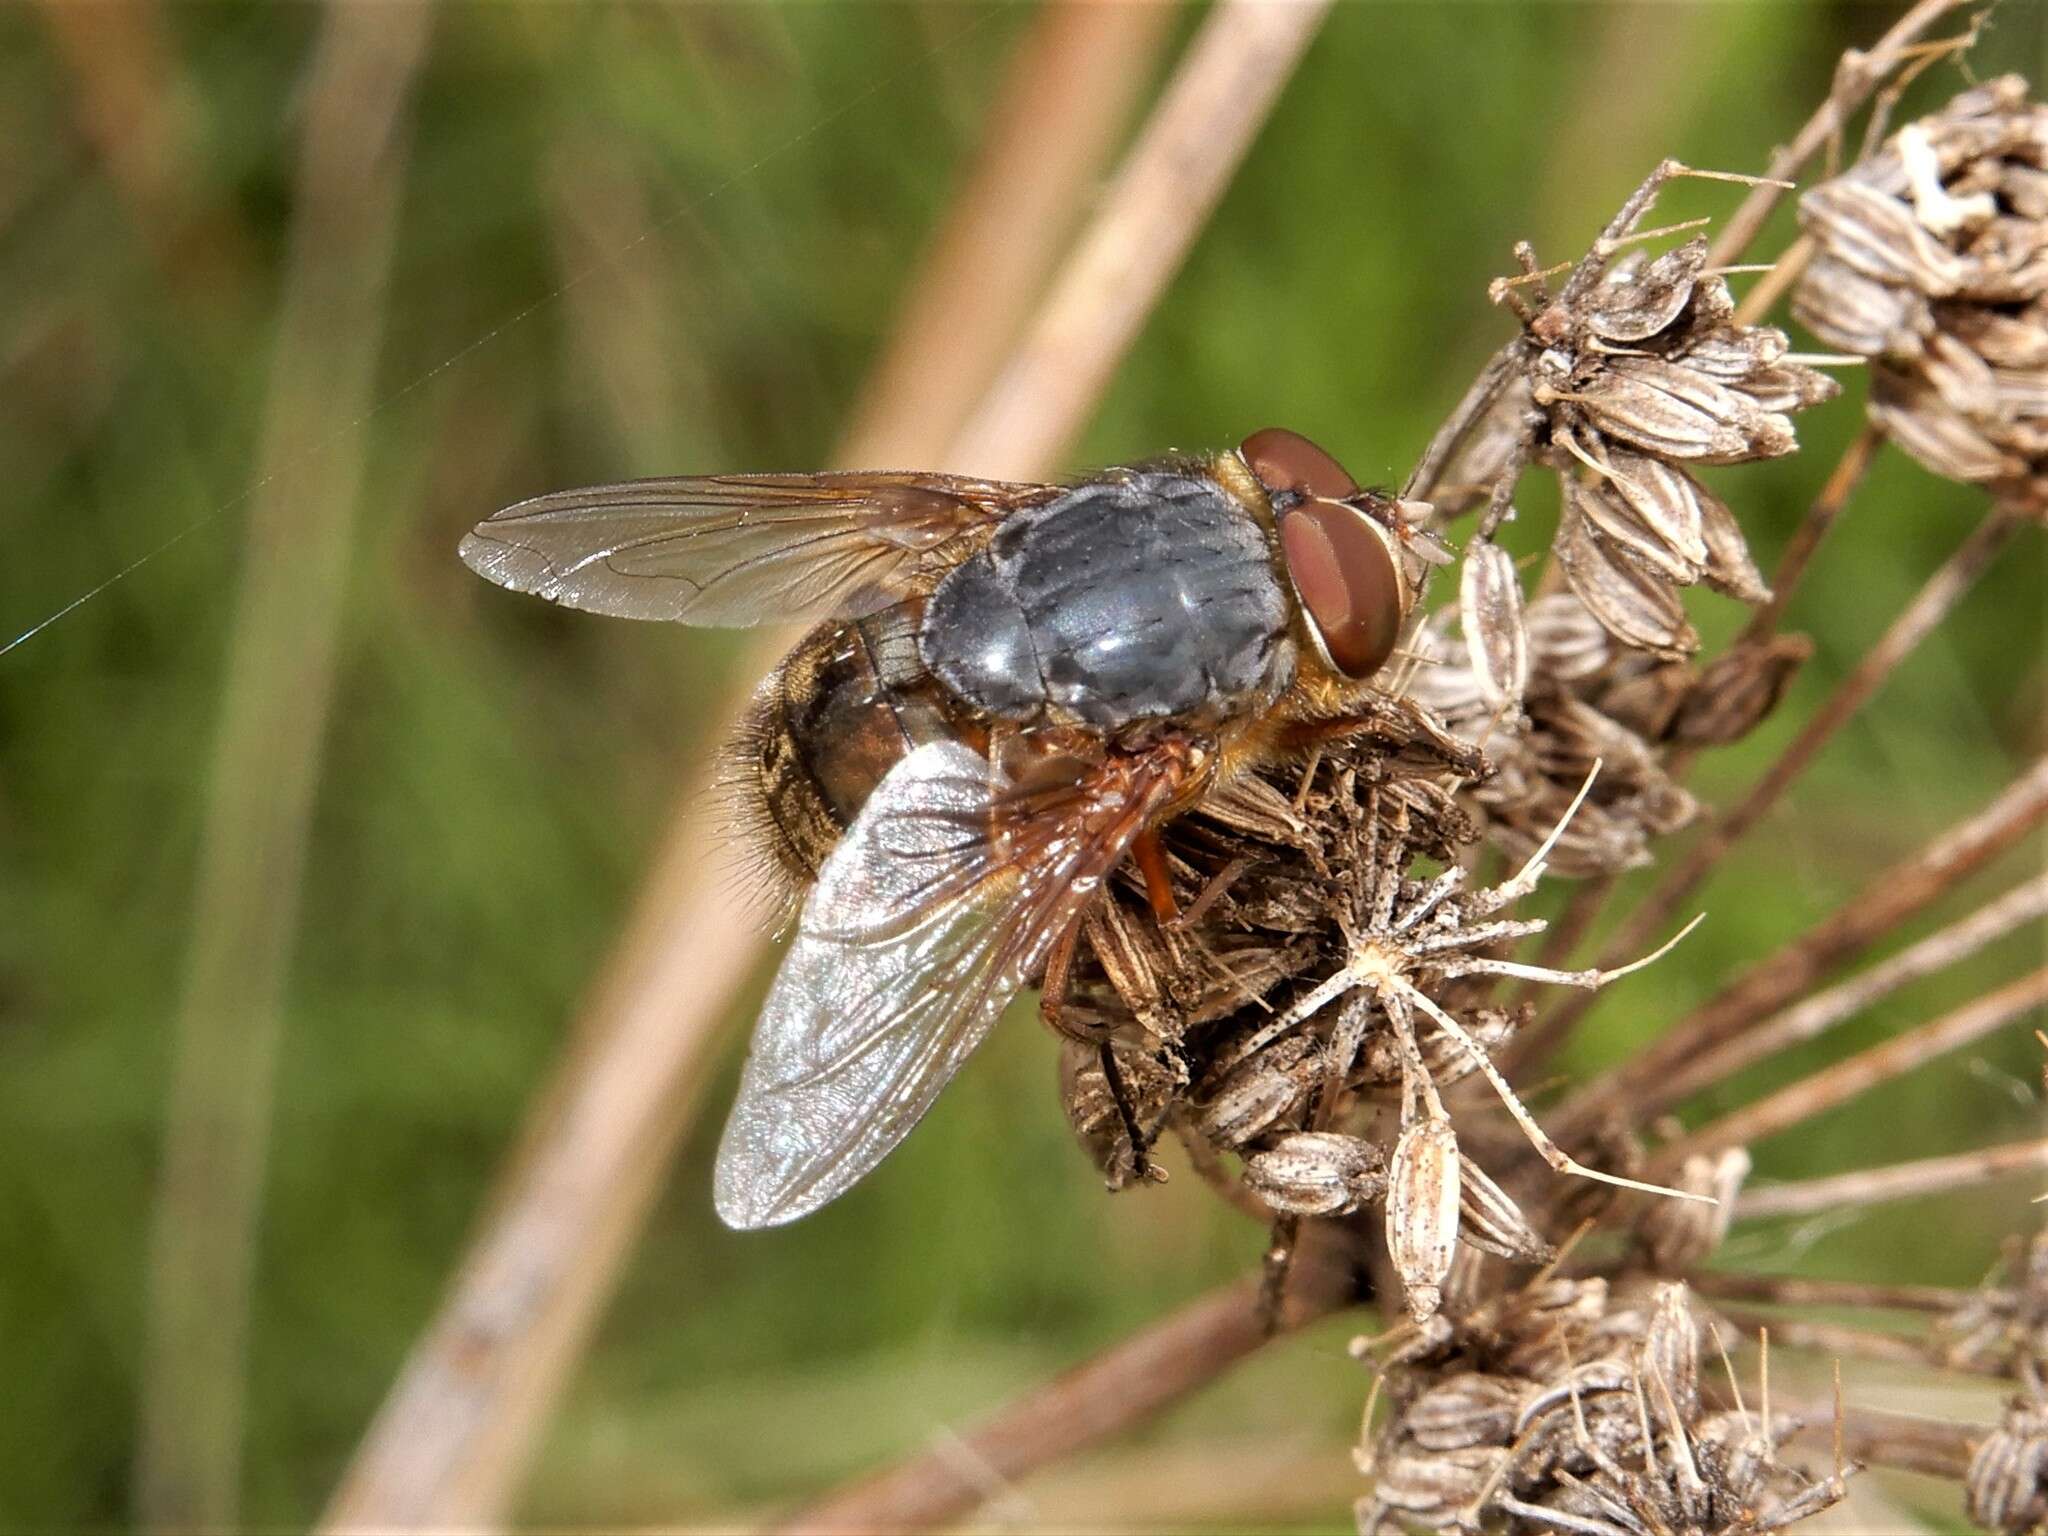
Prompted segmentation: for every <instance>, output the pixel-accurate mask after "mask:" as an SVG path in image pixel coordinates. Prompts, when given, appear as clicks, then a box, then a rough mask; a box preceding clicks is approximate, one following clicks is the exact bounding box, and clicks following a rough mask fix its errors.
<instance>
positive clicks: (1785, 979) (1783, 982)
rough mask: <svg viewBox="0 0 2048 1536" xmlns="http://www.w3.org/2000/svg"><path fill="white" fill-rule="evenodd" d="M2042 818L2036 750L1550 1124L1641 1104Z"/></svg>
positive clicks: (2043, 778)
mask: <svg viewBox="0 0 2048 1536" xmlns="http://www.w3.org/2000/svg"><path fill="white" fill-rule="evenodd" d="M2044 817H2048V756H2044V757H2041V758H2037V759H2036V760H2035V761H2034V762H2033V763H2032V764H2031V765H2030V766H2029V767H2028V768H2027V770H2026V771H2025V772H2024V773H2022V774H2021V775H2020V776H2019V777H2018V778H2017V779H2016V780H2014V781H2013V783H2011V784H2010V785H2008V786H2007V787H2006V788H2005V789H2004V790H2002V791H2001V792H2000V793H1999V795H1998V796H1997V798H1996V799H1994V800H1993V801H1992V802H1991V804H1990V805H1988V806H1986V807H1985V808H1984V809H1983V810H1982V811H1979V812H1978V813H1977V814H1976V815H1974V816H1971V817H1969V818H1968V819H1967V820H1965V821H1962V822H1959V823H1957V824H1956V825H1955V826H1952V827H1949V828H1947V829H1945V830H1944V831H1943V832H1942V833H1941V834H1940V835H1939V836H1937V837H1935V838H1934V839H1933V840H1932V841H1931V842H1929V843H1928V844H1926V845H1925V846H1924V847H1922V848H1921V849H1920V850H1919V851H1918V852H1916V853H1914V854H1912V855H1910V856H1909V857H1907V858H1905V859H1902V860H1900V861H1899V862H1898V863H1897V864H1894V865H1892V866H1891V867H1890V868H1889V869H1887V870H1885V871H1884V872H1883V873H1882V874H1880V875H1878V876H1877V877H1876V878H1874V879H1873V880H1871V881H1870V882H1869V883H1868V884H1867V885H1865V886H1864V888H1863V889H1862V890H1861V891H1859V892H1858V893H1857V894H1856V895H1855V896H1854V897H1852V898H1851V899H1850V900H1849V901H1848V902H1847V903H1846V904H1845V905H1843V906H1842V907H1841V908H1840V909H1838V910H1837V911H1836V912H1835V913H1834V914H1833V915H1832V916H1830V917H1828V918H1826V919H1824V920H1823V921H1821V922H1820V923H1818V924H1816V925H1815V926H1814V927H1812V928H1809V929H1808V930H1807V931H1806V932H1805V933H1803V934H1801V935H1800V936H1799V937H1798V938H1797V939H1795V940H1793V941H1792V942H1791V943H1790V944H1787V945H1786V946H1785V947H1784V948H1782V949H1780V950H1779V951H1778V952H1777V953H1776V954H1774V955H1772V956H1770V957H1769V958H1768V959H1765V960H1763V961H1760V962H1759V963H1757V964H1756V965H1754V966H1752V967H1750V969H1749V970H1747V971H1745V972H1744V973H1743V974H1742V975H1740V976H1738V977H1737V978H1736V979H1735V980H1734V981H1733V982H1731V983H1729V985H1728V986H1726V987H1724V988H1723V989H1722V990H1721V991H1720V992H1718V993H1716V994H1715V995H1714V996H1713V997H1711V998H1709V999H1708V1000H1707V1001H1706V1002H1705V1003H1703V1004H1702V1005H1701V1006H1700V1007H1699V1008H1697V1009H1695V1010H1694V1011H1693V1012H1692V1014H1690V1015H1689V1016H1688V1017H1687V1018H1685V1019H1684V1020H1682V1021H1680V1022H1679V1023H1678V1024H1677V1025H1675V1026H1674V1027H1673V1028H1671V1029H1670V1030H1668V1031H1667V1032H1666V1033H1665V1034H1663V1035H1662V1036H1660V1037H1659V1038H1658V1039H1656V1040H1654V1041H1652V1042H1650V1043H1649V1044H1648V1045H1646V1046H1644V1047H1643V1049H1642V1050H1640V1051H1638V1052H1637V1053H1636V1054H1635V1055H1634V1056H1633V1057H1631V1058H1630V1059H1629V1060H1628V1061H1626V1062H1624V1063H1622V1064H1621V1065H1619V1066H1617V1067H1614V1068H1612V1069H1610V1070H1609V1071H1608V1072H1606V1073H1605V1074H1603V1075H1602V1076H1600V1077H1597V1078H1595V1079H1594V1080H1593V1081H1592V1082H1590V1083H1587V1084H1586V1085H1585V1086H1583V1087H1582V1088H1580V1089H1579V1090H1578V1092H1576V1093H1575V1094H1573V1095H1572V1096H1571V1098H1569V1099H1568V1100H1567V1101H1566V1102H1565V1103H1564V1105H1563V1106H1561V1107H1560V1109H1559V1110H1558V1111H1557V1114H1556V1117H1555V1124H1556V1125H1557V1126H1559V1127H1561V1128H1563V1130H1564V1132H1565V1134H1566V1135H1576V1134H1580V1133H1582V1132H1583V1131H1585V1130H1586V1129H1587V1128H1588V1127H1589V1126H1591V1125H1592V1124H1593V1123H1594V1122H1595V1121H1596V1120H1597V1119H1598V1118H1599V1117H1600V1116H1601V1115H1603V1114H1605V1113H1606V1112H1607V1110H1608V1108H1609V1107H1610V1106H1613V1105H1617V1104H1627V1105H1629V1106H1630V1112H1631V1115H1632V1116H1633V1115H1636V1114H1638V1113H1640V1112H1641V1106H1643V1105H1645V1104H1648V1103H1650V1102H1652V1101H1654V1099H1655V1097H1656V1091H1657V1085H1658V1084H1659V1083H1660V1082H1661V1081H1663V1079H1664V1078H1665V1076H1666V1075H1667V1074H1670V1073H1673V1072H1676V1071H1677V1070H1678V1069H1679V1068H1680V1067H1681V1066H1682V1065H1683V1064H1684V1063H1685V1062H1686V1061H1687V1060H1689V1059H1691V1057H1693V1056H1694V1055H1695V1054H1698V1053H1701V1052H1705V1051H1708V1050H1712V1049H1714V1048H1715V1047H1717V1046H1719V1045H1721V1044H1722V1043H1724V1042H1725V1041H1728V1040H1731V1039H1733V1038H1735V1037H1736V1036H1738V1035H1740V1034H1741V1033H1742V1032H1743V1031H1744V1030H1746V1029H1748V1028H1750V1027H1751V1025H1752V1024H1753V1023H1754V1022H1755V1021H1756V1020H1757V1019H1760V1018H1763V1017H1765V1016H1766V1015H1768V1014H1770V1013H1772V1012H1773V1011H1775V1010H1777V1009H1779V1008H1782V1007H1784V1006H1785V1005H1786V1004H1787V1003H1789V1002H1791V1001H1792V1000H1793V999H1794V998H1796V997H1798V996H1799V995H1800V994H1801V993H1803V992H1805V991H1806V990H1807V989H1808V988H1809V987H1811V986H1812V985H1813V984H1814V983H1815V982H1817V981H1818V980H1819V979H1820V978H1821V977H1823V976H1825V975H1826V974H1827V973H1828V972H1829V971H1831V970H1832V969H1834V968H1835V967H1836V966H1838V965H1841V964H1843V963H1844V962H1846V961H1848V960H1850V959H1853V958H1854V957H1855V956H1856V955H1858V954H1860V953H1861V952H1862V951H1863V950H1864V949H1865V948H1867V947H1868V946H1869V945H1870V944H1872V943H1873V942H1875V941H1876V940H1877V939H1878V938H1879V937H1881V936H1882V935H1884V934H1885V933H1888V932H1890V931H1891V929H1892V928H1893V927H1895V926H1896V925H1897V924H1899V923H1902V922H1904V921H1905V920H1906V919H1908V918H1910V917H1911V916H1912V915H1913V914H1914V913H1915V912H1918V911H1920V910H1922V909H1923V908H1925V907H1926V906H1928V905H1929V904H1930V903H1932V902H1934V901H1935V900H1937V899H1938V898H1939V897H1940V896H1941V895H1942V894H1943V893H1944V892H1946V891H1948V890H1950V889H1952V888H1953V887H1954V886H1955V885H1956V884H1957V882H1959V881H1961V880H1963V879H1964V878H1965V877H1967V876H1968V875H1969V874H1971V873H1972V872H1973V871H1975V870H1976V869H1978V868H1980V867H1981V866H1982V865H1984V864H1985V863H1986V862H1988V861H1989V860H1990V859H1992V858H1994V857H1996V856H1997V855H1998V854H2000V853H2002V852H2004V851H2005V850H2006V849H2008V848H2010V847H2011V846H2012V844H2013V843H2014V842H2015V841H2016V840H2018V839H2019V838H2021V837H2024V836H2025V835H2026V834H2027V832H2028V831H2029V830H2030V829H2032V828H2033V827H2035V826H2036V825H2038V824H2039V823H2040V822H2041V821H2042V819H2043V818H2044Z"/></svg>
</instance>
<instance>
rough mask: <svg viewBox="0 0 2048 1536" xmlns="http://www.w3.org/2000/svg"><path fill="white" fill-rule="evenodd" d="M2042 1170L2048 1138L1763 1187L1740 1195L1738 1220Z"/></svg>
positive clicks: (2047, 1163)
mask: <svg viewBox="0 0 2048 1536" xmlns="http://www.w3.org/2000/svg"><path fill="white" fill-rule="evenodd" d="M2044 1168H2048V1139H2044V1140H2041V1141H2016V1142H2012V1143H2010V1144H2008V1145H2005V1146H1999V1147H1981V1148H1979V1149H1978V1150H1976V1151H1974V1152H1957V1153H1954V1154H1952V1155H1950V1156H1948V1157H1925V1158H1920V1159H1918V1160H1916V1161H1914V1162H1910V1163H1892V1164H1890V1165H1888V1166H1886V1167H1883V1168H1858V1169H1856V1170H1854V1171H1853V1172H1850V1173H1840V1174H1834V1175H1831V1176H1830V1177H1828V1178H1824V1179H1801V1180H1798V1181H1796V1182H1793V1183H1789V1184H1765V1185H1759V1186H1757V1187H1755V1188H1751V1189H1745V1190H1744V1191H1743V1192H1742V1195H1741V1197H1740V1198H1739V1199H1738V1200H1737V1201H1736V1204H1735V1219H1736V1220H1737V1221H1752V1220H1758V1219H1761V1218H1763V1217H1767V1216H1813V1215H1819V1214H1821V1213H1823V1212H1827V1211H1836V1210H1847V1209H1849V1208H1851V1207H1853V1206H1859V1205H1877V1204H1879V1203H1881V1202H1883V1201H1886V1200H1910V1199H1913V1198H1916V1197H1918V1196H1921V1195H1938V1194H1940V1193H1941V1192H1942V1191H1944V1190H1949V1189H1973V1188H1975V1187H1977V1186H1978V1185H1981V1184H1982V1183H1984V1181H1985V1180H1987V1179H1995V1178H2002V1177H2004V1176H2006V1175H2008V1174H2015V1173H2024V1172H2027V1171H2028V1170H2030V1169H2044Z"/></svg>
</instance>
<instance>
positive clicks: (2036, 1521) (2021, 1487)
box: [1963, 1397, 2048, 1536]
mask: <svg viewBox="0 0 2048 1536" xmlns="http://www.w3.org/2000/svg"><path fill="white" fill-rule="evenodd" d="M1963 1488H1964V1492H1965V1495H1966V1497H1967V1499H1968V1501H1969V1511H1970V1518H1971V1519H1972V1520H1974V1521H1976V1522H1977V1524H1979V1525H1982V1526H1987V1527H1989V1528H1990V1529H1991V1530H1994V1531H2005V1532H2009V1533H2011V1536H2020V1533H2021V1532H2033V1531H2038V1530H2040V1529H2041V1527H2042V1524H2043V1522H2044V1521H2048V1408H2044V1407H2042V1406H2041V1405H2039V1404H2036V1403H2030V1402H2029V1401H2027V1399H2025V1398H2020V1397H2016V1398H2014V1399H2013V1400H2012V1401H2011V1402H2010V1403H2008V1404H2007V1405H2006V1410H2005V1418H2004V1419H2003V1421H2001V1422H2000V1424H1999V1426H1998V1428H1997V1429H1995V1430H1993V1431H1992V1432H1991V1433H1990V1434H1989V1435H1986V1436H1985V1437H1984V1439H1983V1441H1982V1442H1981V1443H1980V1444H1979V1445H1978V1447H1977V1450H1976V1454H1975V1455H1973V1456H1972V1457H1971V1458H1970V1470H1969V1474H1968V1475H1967V1476H1966V1477H1965V1479H1964V1481H1963Z"/></svg>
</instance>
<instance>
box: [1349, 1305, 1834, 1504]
mask: <svg viewBox="0 0 2048 1536" xmlns="http://www.w3.org/2000/svg"><path fill="white" fill-rule="evenodd" d="M1705 1331H1706V1329H1705V1324H1704V1323H1703V1320H1702V1319H1701V1318H1700V1317H1699V1315H1698V1314H1697V1313H1696V1311H1695V1309H1694V1307H1693V1303H1692V1300H1691V1297H1690V1295H1689V1293H1688V1292H1687V1290H1686V1288H1685V1287H1684V1286H1683V1285H1678V1284H1659V1285H1651V1286H1648V1287H1641V1286H1638V1287H1634V1288H1632V1289H1630V1290H1629V1291H1628V1292H1627V1293H1626V1294H1616V1293H1614V1292H1612V1291H1611V1290H1610V1287H1609V1286H1608V1285H1607V1284H1606V1283H1605V1282H1604V1281H1601V1280H1599V1279H1597V1278H1587V1279H1581V1280H1568V1279H1564V1278H1560V1277H1549V1278H1544V1279H1540V1280H1538V1281H1536V1282H1534V1283H1532V1284H1530V1285H1528V1286H1525V1287H1523V1288H1521V1289H1519V1290H1514V1291H1508V1292H1504V1293H1497V1294H1496V1295H1495V1296H1494V1297H1493V1298H1492V1299H1491V1300H1489V1301H1488V1302H1486V1303H1485V1304H1484V1305H1483V1306H1481V1307H1478V1308H1476V1309H1474V1310H1473V1311H1471V1312H1469V1313H1467V1314H1464V1315H1450V1314H1447V1315H1445V1316H1442V1317H1440V1318H1437V1319H1434V1320H1432V1324H1431V1326H1430V1327H1428V1328H1427V1329H1406V1330H1401V1329H1397V1330H1395V1332H1394V1334H1390V1335H1389V1336H1388V1339H1387V1341H1385V1342H1388V1343H1397V1344H1398V1347H1396V1348H1394V1349H1393V1351H1392V1352H1391V1354H1390V1355H1389V1357H1388V1358H1387V1359H1386V1360H1385V1361H1384V1363H1383V1365H1382V1366H1381V1367H1380V1369H1381V1370H1382V1372H1383V1377H1382V1383H1381V1385H1382V1387H1383V1389H1384V1393H1385V1396H1386V1397H1387V1398H1388V1399H1389V1401H1390V1403H1391V1408H1390V1411H1389V1412H1388V1414H1387V1416H1386V1419H1385V1421H1384V1423H1382V1424H1381V1425H1380V1426H1379V1427H1378V1429H1377V1430H1372V1431H1369V1432H1368V1438H1367V1440H1366V1442H1365V1444H1364V1445H1362V1446H1361V1447H1360V1452H1359V1456H1358V1461H1359V1465H1360V1467H1361V1469H1362V1470H1364V1471H1365V1472H1366V1473H1367V1475H1368V1476H1370V1477H1372V1479H1373V1488H1372V1492H1371V1494H1370V1495H1369V1496H1368V1497H1367V1498H1365V1499H1363V1500H1361V1501H1360V1503H1359V1506H1358V1524H1359V1529H1360V1531H1361V1532H1365V1533H1372V1532H1375V1531H1380V1530H1383V1529H1386V1528H1388V1527H1389V1526H1399V1527H1403V1528H1407V1529H1411V1530H1428V1531H1492V1530H1509V1531H1519V1532H1539V1531H1562V1532H1592V1533H1599V1536H1610V1533H1617V1532H1618V1533H1627V1536H1663V1533H1668V1532H1676V1531H1686V1532H1700V1533H1721V1532H1729V1533H1733V1532H1761V1531H1770V1530H1777V1529H1781V1528H1783V1527H1785V1526H1788V1525H1791V1524H1794V1523H1795V1522H1797V1521H1799V1520H1802V1519H1804V1518H1806V1517H1807V1516H1808V1515H1811V1514H1814V1513H1816V1512H1818V1511H1819V1510H1821V1509H1824V1508H1827V1507H1828V1506H1829V1505H1831V1504H1833V1503H1835V1502H1836V1501H1837V1500H1839V1499H1840V1498H1841V1497H1842V1493H1843V1476H1842V1473H1841V1470H1840V1469H1836V1470H1835V1471H1834V1473H1833V1474H1832V1475H1830V1476H1827V1477H1824V1478H1814V1477H1812V1476H1810V1475H1808V1474H1807V1473H1806V1472H1804V1471H1802V1470H1800V1469H1799V1468H1797V1467H1794V1466H1792V1465H1790V1464H1788V1463H1787V1462H1786V1461H1785V1460H1784V1459H1782V1457H1781V1456H1780V1454H1779V1449H1780V1446H1781V1445H1782V1444H1783V1442H1784V1440H1785V1439H1786V1437H1787V1436H1789V1435H1790V1434H1791V1433H1792V1431H1793V1430H1794V1429H1796V1428H1798V1427H1799V1426H1798V1425H1797V1424H1795V1423H1793V1422H1791V1421H1788V1420H1786V1419H1783V1418H1778V1419H1776V1420H1774V1421H1773V1420H1767V1419H1765V1418H1764V1417H1761V1416H1759V1415H1752V1414H1751V1413H1749V1412H1748V1411H1747V1410H1746V1409H1744V1408H1743V1407H1741V1406H1740V1403H1741V1398H1742V1394H1741V1392H1740V1389H1739V1387H1737V1386H1736V1385H1735V1383H1734V1382H1733V1380H1732V1378H1731V1380H1730V1382H1729V1393H1730V1395H1732V1396H1733V1397H1734V1398H1735V1400H1736V1401H1737V1404H1738V1406H1737V1407H1736V1408H1735V1409H1734V1410H1733V1411H1729V1410H1723V1409H1716V1408H1713V1407H1711V1406H1709V1405H1708V1403H1707V1401H1706V1396H1705V1394H1704V1392H1703V1390H1702V1384H1701V1345H1702V1339H1703V1335H1704V1333H1705ZM1404 1332H1405V1333H1407V1334H1408V1335H1409V1336H1408V1337H1407V1338H1405V1339H1402V1338H1400V1335H1401V1334H1403V1333H1404ZM1377 1347H1379V1345H1378V1344H1377V1343H1374V1342H1367V1341H1360V1342H1359V1343H1358V1344H1356V1345H1354V1346H1353V1352H1354V1353H1356V1354H1359V1355H1361V1356H1362V1357H1363V1356H1369V1355H1370V1354H1371V1353H1372V1352H1373V1351H1374V1349H1375V1348H1377Z"/></svg>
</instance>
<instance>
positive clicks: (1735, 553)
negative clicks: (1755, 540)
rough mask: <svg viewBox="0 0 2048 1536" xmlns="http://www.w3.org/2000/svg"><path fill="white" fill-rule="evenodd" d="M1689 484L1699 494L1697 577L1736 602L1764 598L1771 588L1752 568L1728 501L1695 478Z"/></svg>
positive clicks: (1740, 531)
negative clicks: (1700, 561) (1700, 567)
mask: <svg viewBox="0 0 2048 1536" xmlns="http://www.w3.org/2000/svg"><path fill="white" fill-rule="evenodd" d="M1693 488H1694V490H1695V492H1696V493H1697V494H1698V497H1699V509H1700V536H1701V537H1702V538H1703V539H1704V540H1705V541H1706V546H1707V563H1706V568H1705V570H1704V571H1702V572H1701V579H1703V580H1704V581H1705V582H1706V584H1707V585H1708V586H1710V587H1712V588H1713V589H1714V590H1715V591H1716V592H1721V593H1725V594H1726V595H1727V596H1729V597H1732V598H1734V599H1736V600H1737V601H1738V602H1744V603H1762V602H1768V601H1769V600H1770V596H1771V589H1770V587H1769V586H1767V585H1766V584H1765V582H1764V573H1763V572H1762V571H1760V570H1758V569H1757V568H1756V561H1755V560H1754V559H1752V558H1751V556H1750V553H1749V540H1748V539H1746V538H1744V537H1743V533H1742V525H1741V524H1740V523H1738V522H1736V521H1735V514H1734V513H1733V512H1731V511H1729V510H1728V503H1727V502H1725V501H1723V500H1722V499H1721V498H1720V497H1718V496H1716V495H1715V494H1714V493H1713V492H1712V491H1710V490H1708V489H1707V488H1706V487H1705V486H1703V485H1700V484H1699V483H1698V482H1697V481H1695V482H1694V483H1693Z"/></svg>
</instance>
